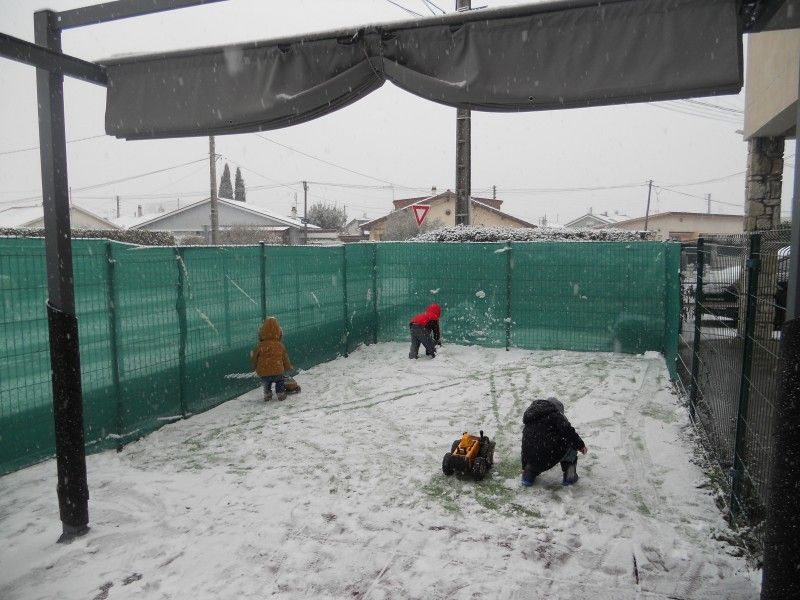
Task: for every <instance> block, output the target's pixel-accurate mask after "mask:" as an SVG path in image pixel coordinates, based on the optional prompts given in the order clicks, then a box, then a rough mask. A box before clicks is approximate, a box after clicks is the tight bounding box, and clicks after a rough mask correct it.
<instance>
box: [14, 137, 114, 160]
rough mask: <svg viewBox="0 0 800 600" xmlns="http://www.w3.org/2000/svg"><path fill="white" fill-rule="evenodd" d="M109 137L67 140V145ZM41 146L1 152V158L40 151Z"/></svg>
mask: <svg viewBox="0 0 800 600" xmlns="http://www.w3.org/2000/svg"><path fill="white" fill-rule="evenodd" d="M104 137H108V136H107V135H106V134H105V133H103V134H100V135H92V136H89V137H85V138H76V139H74V140H67V144H74V143H75V142H85V141H87V140H96V139H98V138H104ZM38 149H39V146H31V147H30V148H18V149H16V150H4V151H3V152H0V156H6V155H8V154H18V153H20V152H30V151H31V150H38Z"/></svg>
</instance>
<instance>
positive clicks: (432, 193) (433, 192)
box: [431, 185, 436, 196]
mask: <svg viewBox="0 0 800 600" xmlns="http://www.w3.org/2000/svg"><path fill="white" fill-rule="evenodd" d="M435 195H436V186H435V185H434V186H433V187H432V188H431V196H435Z"/></svg>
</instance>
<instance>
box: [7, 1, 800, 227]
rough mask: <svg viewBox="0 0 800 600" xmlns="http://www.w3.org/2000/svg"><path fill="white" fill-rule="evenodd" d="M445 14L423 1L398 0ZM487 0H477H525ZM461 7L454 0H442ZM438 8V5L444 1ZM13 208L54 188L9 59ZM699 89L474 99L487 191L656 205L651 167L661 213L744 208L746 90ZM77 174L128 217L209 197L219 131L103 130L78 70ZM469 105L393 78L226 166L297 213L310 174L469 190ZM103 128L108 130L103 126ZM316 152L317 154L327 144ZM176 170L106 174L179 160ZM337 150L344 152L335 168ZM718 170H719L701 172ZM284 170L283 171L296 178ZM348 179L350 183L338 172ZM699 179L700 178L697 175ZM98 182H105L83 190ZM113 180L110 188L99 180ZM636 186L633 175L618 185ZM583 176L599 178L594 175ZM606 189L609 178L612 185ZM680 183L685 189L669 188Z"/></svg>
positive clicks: (560, 210) (562, 214)
mask: <svg viewBox="0 0 800 600" xmlns="http://www.w3.org/2000/svg"><path fill="white" fill-rule="evenodd" d="M392 1H393V2H396V3H397V4H400V5H403V6H405V7H406V8H407V9H409V10H412V11H415V12H418V13H420V14H427V15H430V10H429V7H428V5H426V3H425V2H424V1H423V0H392ZM93 3H94V2H92V0H82V1H70V0H63V1H60V0H51V1H49V2H40V1H38V0H35V1H30V2H27V1H26V2H19V1H18V0H0V32H3V33H7V34H10V35H13V36H16V37H20V38H22V39H25V40H29V41H33V12H34V11H35V10H38V9H41V8H51V9H54V10H66V9H69V8H74V7H78V6H86V5H89V4H93ZM521 3H523V2H520V1H514V0H475V1H474V2H473V4H474V5H476V6H483V5H487V6H490V7H496V6H501V5H510V4H521ZM435 4H436V5H438V6H440V7H441V8H443V9H444V10H445V11H447V12H452V11H453V9H454V4H455V2H454V0H449V1H445V0H435ZM433 10H434V11H435V9H433ZM409 16H410V15H409V14H408V13H406V12H404V11H403V9H401V8H399V7H398V6H395V5H393V3H392V2H390V1H389V0H336V1H335V2H333V1H330V0H292V1H291V2H289V1H278V0H229V1H227V2H220V3H218V4H213V5H210V6H200V7H195V8H189V9H184V10H178V11H173V12H167V13H161V14H157V15H151V16H147V17H140V18H136V19H128V20H123V21H117V22H113V23H106V24H102V25H95V26H91V27H84V28H81V29H74V30H69V31H66V32H65V33H64V34H63V50H64V52H66V53H68V54H71V55H74V56H78V57H80V58H83V59H86V60H98V59H102V58H107V57H109V56H112V55H115V54H120V53H148V52H154V51H160V50H171V49H177V48H186V47H195V46H207V45H216V44H223V43H233V42H241V41H246V40H258V39H270V38H274V37H285V36H287V35H294V34H302V33H305V32H313V31H321V30H327V29H333V28H339V27H348V26H353V25H363V24H366V23H374V22H385V21H390V20H405V19H406V18H407V17H409ZM0 84H2V85H0V89H2V94H0V132H1V133H0V208H5V207H8V206H13V205H26V204H27V205H30V204H32V203H36V202H37V201H41V181H40V173H39V154H38V151H37V150H29V151H19V150H23V149H26V148H35V147H36V146H37V144H38V122H37V108H36V84H35V70H34V69H33V68H32V67H28V66H26V65H22V64H20V63H16V62H12V61H9V60H7V59H0ZM701 101H702V102H705V103H708V104H712V105H714V107H709V106H707V105H701V104H697V103H688V102H685V101H678V102H662V103H657V104H637V105H627V106H612V107H603V108H589V109H573V110H560V111H551V112H538V113H537V112H532V113H519V114H493V113H478V112H473V113H472V192H473V195H478V196H481V195H483V196H491V193H492V192H491V188H492V186H497V197H498V198H500V199H502V200H503V201H504V205H503V209H504V210H505V211H506V212H509V213H511V214H513V215H516V216H518V217H521V218H523V219H527V220H529V221H533V222H538V221H539V219H540V218H541V217H543V216H544V215H546V216H547V218H548V220H549V221H550V222H559V223H565V222H566V221H568V220H570V219H573V218H575V217H578V216H580V215H582V214H584V213H586V212H589V210H590V209H591V210H593V211H594V212H595V213H602V212H604V211H607V212H608V213H609V214H613V213H614V212H615V211H619V213H620V214H627V215H630V216H642V215H644V211H645V205H646V201H647V181H648V180H649V179H652V180H653V181H654V184H655V186H656V187H655V188H654V190H653V197H652V206H651V213H654V212H666V211H670V210H681V211H697V212H705V211H706V201H705V199H704V198H705V196H706V194H711V199H712V204H711V210H712V212H716V213H728V214H742V211H743V208H742V207H743V200H744V173H743V172H744V170H745V168H746V162H745V161H746V154H747V144H746V143H745V142H744V141H743V140H742V136H741V134H739V133H737V130H741V129H742V125H743V123H742V121H743V117H742V114H741V110H742V108H743V105H744V92H742V93H741V94H740V95H738V96H720V97H715V98H707V99H702V100H701ZM65 104H66V127H67V140H81V138H92V139H85V140H83V141H74V142H72V143H69V144H68V146H67V149H68V165H69V183H70V186H71V187H72V189H73V201H74V202H75V203H76V204H81V205H83V206H86V207H88V208H91V209H93V210H95V211H96V212H98V213H99V214H100V215H101V216H105V217H109V216H113V215H114V211H115V200H114V197H115V195H120V196H121V198H122V214H123V215H132V214H133V213H134V212H135V211H136V207H137V205H143V206H144V210H145V212H155V211H156V210H158V208H159V207H160V206H161V207H163V208H164V209H166V210H169V209H172V208H174V207H175V206H176V205H177V203H178V199H179V198H180V199H181V201H188V200H191V199H199V198H202V197H207V196H208V188H209V176H208V164H207V162H202V161H201V159H203V157H204V156H205V157H207V156H208V138H206V137H197V138H188V139H179V140H158V141H132V142H127V141H122V140H117V139H115V138H112V137H108V136H103V133H104V112H105V90H104V88H102V87H100V86H95V85H92V84H88V83H82V82H77V81H75V80H70V79H67V81H66V83H65ZM455 117H456V111H455V109H451V108H447V107H443V106H441V105H438V104H434V103H431V102H427V101H424V100H422V99H420V98H417V97H416V96H413V95H411V94H408V93H406V92H403V91H401V90H399V89H398V88H396V87H394V86H393V85H391V84H388V83H387V84H386V85H384V86H383V87H382V88H381V89H379V90H378V91H376V92H374V93H372V94H371V95H369V96H367V97H366V98H365V99H363V100H361V101H359V102H357V103H355V104H352V105H350V106H348V107H347V108H345V109H343V110H340V111H338V112H335V113H333V114H332V115H329V116H326V117H323V118H321V119H317V120H315V121H312V122H309V123H305V124H302V125H298V126H295V127H292V128H288V129H281V130H275V131H270V132H265V133H262V134H258V135H256V134H245V135H230V136H219V137H217V138H216V140H217V142H216V143H217V153H218V154H220V155H222V158H221V159H220V161H219V162H218V174H221V172H222V167H223V166H224V164H225V163H226V162H227V163H228V164H229V165H230V167H231V170H232V171H235V167H236V166H239V167H241V169H242V174H243V176H244V179H245V183H246V186H247V188H248V192H247V200H248V202H253V203H254V204H258V205H260V206H264V207H267V208H269V209H271V210H274V211H275V212H278V213H282V214H286V213H288V212H289V210H290V209H291V206H292V205H293V204H294V201H295V196H297V198H298V207H299V210H300V212H302V201H303V193H302V185H301V184H300V183H299V182H300V181H302V180H308V181H310V182H311V183H310V184H309V204H311V203H313V202H319V201H328V202H336V203H338V204H339V205H346V207H347V211H348V215H349V216H351V217H361V216H362V215H364V214H366V215H367V216H369V217H378V216H381V215H383V214H385V213H387V212H388V211H389V210H390V209H391V200H392V198H393V197H394V198H403V197H410V196H420V195H424V194H425V191H427V190H430V188H431V187H433V186H436V187H437V188H438V189H439V190H440V191H441V190H444V189H448V188H450V189H453V188H454V180H455ZM95 136H102V137H95ZM793 156H794V143H793V142H791V143H790V144H788V145H787V150H786V158H787V165H786V169H785V175H784V186H783V190H784V192H783V207H784V209H783V214H784V215H785V216H787V217H788V216H789V208H790V204H791V190H792V175H793V169H792V164H793V160H790V157H793ZM312 157H315V158H312ZM192 161H201V162H195V163H194V164H191V165H187V166H183V167H179V168H174V169H170V170H168V171H166V172H163V173H160V174H154V175H149V176H145V177H140V178H136V179H131V180H129V181H125V182H122V183H116V184H111V185H104V186H98V184H103V183H105V182H109V181H113V180H118V179H122V178H127V177H132V176H136V175H140V174H144V173H148V172H151V171H156V170H160V169H165V168H169V167H174V166H176V165H182V164H184V163H189V162H192ZM329 163H333V164H335V165H338V166H333V165H332V164H329ZM707 180H715V181H711V182H708V183H700V184H695V183H696V182H704V181H707ZM281 184H282V185H281ZM331 184H335V185H331ZM692 184H694V185H692ZM90 186H92V189H81V188H87V187H90ZM95 186H97V187H95ZM615 186H630V187H620V188H617V189H602V188H613V187H615ZM575 188H590V189H580V190H577V189H575ZM598 188H600V189H598ZM664 188H669V189H664Z"/></svg>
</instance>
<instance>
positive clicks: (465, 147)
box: [456, 0, 472, 225]
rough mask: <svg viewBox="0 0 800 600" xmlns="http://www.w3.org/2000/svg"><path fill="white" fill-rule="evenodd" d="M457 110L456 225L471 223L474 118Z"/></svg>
mask: <svg viewBox="0 0 800 600" xmlns="http://www.w3.org/2000/svg"><path fill="white" fill-rule="evenodd" d="M471 8H472V2H471V0H456V11H457V12H460V11H465V10H470V9H471ZM456 111H457V112H456V225H471V224H472V203H471V202H470V195H471V193H472V190H471V189H470V188H471V187H472V182H471V180H470V179H471V177H470V176H471V171H472V157H471V154H472V153H471V149H472V118H471V115H470V111H469V110H468V109H466V108H458V109H456Z"/></svg>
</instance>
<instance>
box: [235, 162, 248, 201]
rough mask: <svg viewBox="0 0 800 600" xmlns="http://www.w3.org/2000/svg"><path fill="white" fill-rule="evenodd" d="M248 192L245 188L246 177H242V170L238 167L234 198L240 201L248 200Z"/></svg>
mask: <svg viewBox="0 0 800 600" xmlns="http://www.w3.org/2000/svg"><path fill="white" fill-rule="evenodd" d="M246 196H247V194H246V193H245V190H244V178H243V177H242V170H241V169H240V168H239V167H236V178H235V179H234V190H233V199H234V200H237V201H239V202H247V200H246V199H245V198H246Z"/></svg>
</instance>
